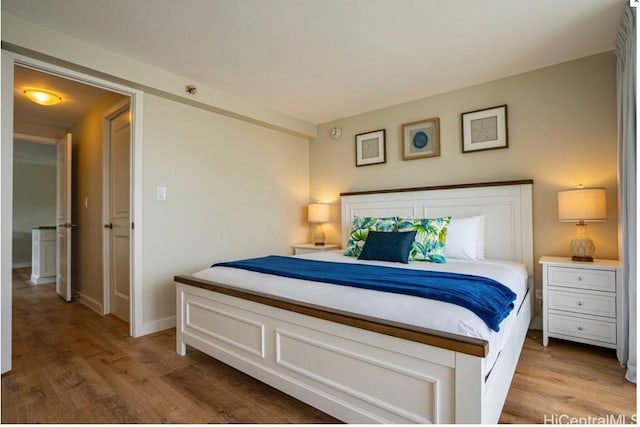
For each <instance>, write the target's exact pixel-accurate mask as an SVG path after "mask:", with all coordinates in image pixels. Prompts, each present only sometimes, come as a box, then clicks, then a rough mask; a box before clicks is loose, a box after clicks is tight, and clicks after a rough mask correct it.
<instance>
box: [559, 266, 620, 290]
mask: <svg viewBox="0 0 640 427" xmlns="http://www.w3.org/2000/svg"><path fill="white" fill-rule="evenodd" d="M548 280H549V286H563V287H566V288H578V289H591V290H595V291H608V292H615V291H616V273H615V272H614V271H606V270H589V269H586V268H569V267H549V278H548Z"/></svg>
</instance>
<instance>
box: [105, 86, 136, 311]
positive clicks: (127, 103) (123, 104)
mask: <svg viewBox="0 0 640 427" xmlns="http://www.w3.org/2000/svg"><path fill="white" fill-rule="evenodd" d="M126 109H129V110H130V111H131V98H125V99H123V100H122V101H120V102H118V103H117V104H115V105H113V106H111V107H110V108H109V109H108V110H107V111H106V112H105V113H104V114H103V115H102V224H107V223H108V222H110V220H111V218H110V211H109V208H110V203H111V200H110V199H111V198H110V188H111V182H110V179H111V158H110V151H109V148H110V144H111V135H110V127H109V125H110V123H111V120H112V119H113V118H115V117H116V116H118V115H119V114H120V113H122V112H123V111H124V110H126ZM131 126H132V127H131V129H132V130H133V123H132V124H131ZM131 136H133V132H131ZM131 139H132V138H130V143H131ZM129 150H130V155H131V152H132V151H133V146H130V147H129ZM132 176H133V164H130V167H129V177H130V178H131V177H132ZM131 182H133V180H131ZM130 190H132V188H130ZM129 195H130V197H129V203H132V202H133V198H132V197H131V196H132V192H131V191H130V192H129ZM130 206H131V205H130ZM131 212H132V211H131V210H130V211H129V213H130V214H131ZM129 222H132V223H133V224H134V227H133V229H132V230H131V234H133V232H134V231H135V221H132V217H131V215H130V217H129ZM130 249H132V248H130ZM102 254H103V255H102V280H103V282H104V286H103V287H102V291H103V293H102V310H103V314H109V313H111V265H110V262H111V243H110V236H109V232H108V231H107V230H106V229H103V232H102ZM130 259H131V257H130ZM132 268H133V265H132V264H131V262H129V271H132ZM129 279H130V280H131V277H130V278H129ZM129 283H132V282H131V281H130V282H129ZM131 288H132V287H130V289H129V298H131V295H132V292H131V291H132V289H131ZM132 305H133V304H132ZM132 309H133V307H129V323H131V317H132V313H133V310H132Z"/></svg>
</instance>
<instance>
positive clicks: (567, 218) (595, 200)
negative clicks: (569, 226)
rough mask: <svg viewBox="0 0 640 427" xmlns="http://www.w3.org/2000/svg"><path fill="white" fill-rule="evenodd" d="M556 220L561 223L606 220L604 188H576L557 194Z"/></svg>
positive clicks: (605, 194)
mask: <svg viewBox="0 0 640 427" xmlns="http://www.w3.org/2000/svg"><path fill="white" fill-rule="evenodd" d="M558 219H559V220H560V221H561V222H579V221H585V222H600V221H605V220H606V219H607V193H606V191H605V189H604V188H576V189H572V190H563V191H559V192H558Z"/></svg>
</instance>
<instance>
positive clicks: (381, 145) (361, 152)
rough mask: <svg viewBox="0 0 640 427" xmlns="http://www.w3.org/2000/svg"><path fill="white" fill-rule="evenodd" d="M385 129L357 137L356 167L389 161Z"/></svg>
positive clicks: (360, 134)
mask: <svg viewBox="0 0 640 427" xmlns="http://www.w3.org/2000/svg"><path fill="white" fill-rule="evenodd" d="M385 133H386V132H385V129H380V130H374V131H372V132H366V133H359V134H357V135H356V166H368V165H375V164H378V163H385V162H386V161H387V158H386V154H387V148H386V145H385Z"/></svg>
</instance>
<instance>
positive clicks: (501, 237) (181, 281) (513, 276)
mask: <svg viewBox="0 0 640 427" xmlns="http://www.w3.org/2000/svg"><path fill="white" fill-rule="evenodd" d="M532 186H533V181H531V180H523V181H509V182H499V183H485V184H472V185H453V186H444V187H429V188H415V189H402V190H384V191H377V192H358V193H343V194H342V195H341V219H342V223H341V226H342V247H343V248H345V247H347V244H348V238H349V235H350V232H351V227H352V222H353V219H354V218H356V217H367V216H368V217H391V216H394V217H400V218H434V217H441V216H451V217H453V218H468V217H471V216H478V215H481V216H482V217H483V219H484V226H483V231H484V233H485V238H484V245H485V247H484V255H485V256H484V258H485V259H484V260H482V259H481V260H455V259H448V260H447V262H446V263H445V264H439V265H434V264H433V263H410V266H411V268H423V266H424V265H425V264H431V266H429V268H431V269H436V270H443V271H448V270H459V269H462V270H463V271H466V272H469V273H472V274H479V275H482V274H485V272H487V273H486V274H494V275H497V276H496V277H497V278H498V279H500V280H507V279H506V278H507V277H510V279H509V280H512V281H513V283H514V284H512V285H510V287H512V286H513V287H516V288H517V287H518V286H520V288H521V289H520V290H519V291H518V292H517V298H516V300H515V302H514V308H513V310H512V311H511V313H510V314H509V316H508V317H507V318H506V319H504V321H502V323H501V324H500V328H499V331H497V332H496V331H491V330H489V331H488V333H487V332H478V331H477V329H478V328H475V327H474V328H473V330H471V331H470V332H468V333H467V332H466V330H465V328H462V329H461V328H460V327H459V326H451V325H453V323H452V322H448V321H443V320H442V319H443V318H444V315H435V316H429V315H422V316H420V315H419V314H420V310H422V313H423V314H424V313H431V312H432V308H431V306H427V307H426V308H421V307H422V306H416V307H417V310H418V311H413V312H412V311H410V310H411V309H410V306H411V304H414V302H415V301H414V300H415V299H417V298H415V297H411V296H406V295H401V296H389V295H383V298H384V300H382V301H386V304H385V303H384V302H382V303H380V302H371V303H370V301H373V300H369V299H368V298H369V294H362V293H361V292H373V293H375V292H378V291H369V290H362V289H355V290H353V289H350V290H348V291H347V290H345V289H342V290H340V291H339V292H336V291H335V289H336V288H338V289H340V288H344V287H341V286H334V285H326V284H320V283H315V284H313V285H310V284H309V283H305V286H308V288H309V289H310V292H309V293H307V292H306V290H305V292H304V293H303V292H302V291H301V290H300V288H302V286H300V283H297V284H295V282H291V283H288V281H290V280H296V279H289V278H279V277H275V276H271V275H265V274H263V273H257V272H251V271H241V273H240V274H239V275H238V274H235V273H233V274H232V272H231V270H235V269H234V268H225V267H215V268H207V269H204V270H202V271H200V272H197V273H195V274H192V275H181V276H176V277H175V278H174V280H175V283H176V292H177V307H176V308H177V323H178V324H177V332H176V346H177V352H178V353H179V354H181V355H184V354H186V350H187V346H192V347H194V348H197V349H198V350H201V351H203V352H205V353H207V354H208V355H211V356H212V357H215V358H217V359H219V360H221V361H222V362H224V363H227V364H229V365H231V366H233V367H235V368H237V369H239V370H241V371H242V372H245V373H246V374H248V375H251V376H253V377H255V378H257V379H259V380H261V381H263V382H265V383H267V384H269V385H271V386H273V387H275V388H277V389H279V390H281V391H283V392H285V393H287V394H290V395H292V396H294V397H296V398H298V399H300V400H302V401H304V402H306V403H308V404H310V405H311V406H314V407H316V408H318V409H320V410H322V411H324V412H326V413H328V414H330V415H333V416H335V417H336V418H338V419H340V420H342V421H345V422H349V423H474V424H476V423H497V421H498V419H499V417H500V413H501V411H502V407H503V405H504V401H505V399H506V396H507V393H508V390H509V386H510V383H511V379H512V377H513V374H514V372H515V367H516V364H517V361H518V357H519V355H520V351H521V348H522V345H523V343H524V339H525V336H526V332H527V330H528V327H529V324H530V322H531V315H532V311H533V310H532V309H533V305H532V304H533V298H532V293H533V292H532V289H533V232H532ZM343 252H344V249H343V250H342V251H339V252H327V253H321V254H314V255H305V256H303V258H307V259H312V260H314V261H322V262H336V263H353V262H359V261H356V260H355V259H354V258H352V257H345V256H344V255H343ZM372 263H374V264H375V263H376V262H372ZM414 264H418V265H419V266H415V265H414ZM395 267H397V266H395ZM496 269H497V270H496ZM493 271H498V273H492V272H493ZM518 271H520V273H518ZM500 272H502V273H500ZM518 274H520V276H518ZM518 277H520V278H518ZM518 281H520V285H518ZM323 286H324V288H322V287H323ZM314 287H320V288H318V289H317V290H315V291H314V290H313V288H314ZM286 289H289V290H290V291H287V290H286ZM291 289H293V291H291ZM305 289H306V288H305ZM326 289H333V290H334V291H326ZM323 290H324V291H323ZM287 292H289V293H287ZM332 293H333V294H334V295H333V296H332V295H331V294H332ZM349 295H351V297H349ZM350 298H351V299H352V300H353V301H366V302H367V303H366V304H360V305H359V306H358V304H350V303H349V302H348V301H349V300H350ZM416 304H417V303H416ZM441 304H446V303H441ZM371 307H374V308H371ZM375 307H378V309H376V308H375ZM394 307H402V309H401V310H392V309H391V308H394ZM386 308H389V309H388V310H387V311H385V309H386ZM455 310H456V309H453V308H447V309H446V311H445V313H454V312H455ZM457 310H462V311H465V310H466V309H462V308H458V309H457ZM412 313H417V314H412ZM452 315H453V314H452ZM471 316H472V317H473V316H474V315H473V314H472V313H471ZM433 318H435V319H436V320H439V323H438V321H436V322H435V323H434V322H433V320H434V319H433ZM418 319H422V320H418ZM473 321H474V320H473V319H471V320H465V321H464V322H462V324H463V325H468V324H469V323H470V322H473ZM480 329H481V328H480Z"/></svg>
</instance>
